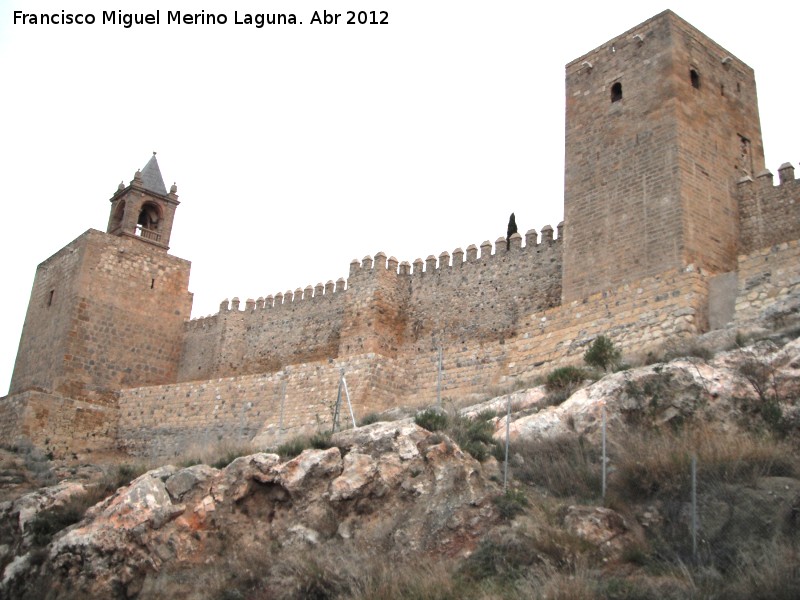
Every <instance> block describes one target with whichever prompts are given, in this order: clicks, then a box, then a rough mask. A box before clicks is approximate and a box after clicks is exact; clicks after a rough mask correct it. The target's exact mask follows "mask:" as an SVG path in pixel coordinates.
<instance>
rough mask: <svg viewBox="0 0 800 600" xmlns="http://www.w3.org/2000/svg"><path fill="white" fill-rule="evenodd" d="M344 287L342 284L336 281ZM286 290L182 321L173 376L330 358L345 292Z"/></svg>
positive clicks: (197, 375)
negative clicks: (182, 335) (178, 358)
mask: <svg viewBox="0 0 800 600" xmlns="http://www.w3.org/2000/svg"><path fill="white" fill-rule="evenodd" d="M340 286H341V287H344V286H343V284H340ZM317 290H318V292H319V293H313V295H312V293H308V294H304V293H303V292H302V291H301V292H300V293H299V294H296V293H293V292H287V293H286V294H285V295H284V294H277V295H276V296H277V299H274V298H273V297H269V298H268V299H267V300H264V299H263V298H260V299H259V300H258V301H247V302H246V303H245V304H244V306H241V304H240V303H239V301H238V299H234V301H233V302H232V303H228V302H227V301H225V302H224V303H223V306H222V307H221V309H220V312H219V313H218V314H216V315H213V316H211V317H206V318H203V319H194V320H192V321H190V322H188V323H187V324H186V326H185V329H186V334H185V338H184V342H183V349H182V355H181V362H180V368H179V372H178V381H193V380H198V379H209V378H212V377H230V376H234V375H243V374H248V373H263V372H266V371H279V370H281V369H282V368H283V366H285V365H292V364H298V363H303V362H311V361H314V360H320V359H322V358H329V357H336V355H337V353H338V348H339V335H340V328H341V322H342V318H343V317H342V315H343V312H344V306H345V295H346V294H345V291H344V290H340V291H336V292H334V286H333V284H329V286H328V289H327V290H324V288H323V289H320V288H319V287H318V288H317Z"/></svg>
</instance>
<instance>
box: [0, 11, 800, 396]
mask: <svg viewBox="0 0 800 600" xmlns="http://www.w3.org/2000/svg"><path fill="white" fill-rule="evenodd" d="M668 7H669V8H672V10H674V11H675V12H676V13H677V14H679V15H680V16H682V17H683V18H684V19H686V20H687V21H689V22H690V23H692V24H693V25H695V26H696V27H698V28H699V29H700V30H702V31H704V32H705V33H706V34H707V35H709V36H710V37H712V38H713V39H714V40H716V41H717V42H718V43H720V44H721V45H722V46H724V47H725V48H726V49H727V50H729V51H730V52H731V53H733V54H734V55H736V56H738V57H739V58H741V59H742V60H744V61H745V62H746V63H748V64H749V65H750V66H751V67H753V68H754V69H755V71H756V77H757V83H758V93H759V105H760V109H761V125H762V132H763V138H764V144H765V149H766V156H767V166H768V167H769V168H770V169H771V170H772V171H773V172H775V173H776V174H777V169H778V166H779V165H780V164H781V163H783V162H785V161H791V162H792V163H794V164H795V165H797V163H798V161H799V160H800V135H798V129H799V128H800V126H799V125H798V118H797V109H798V93H797V92H798V75H797V59H798V45H797V24H798V23H800V3H798V2H769V1H768V0H767V1H762V2H759V3H757V4H755V5H747V4H744V3H741V4H737V3H733V4H731V3H727V4H724V5H723V4H720V3H716V2H715V3H711V2H698V1H697V0H693V1H691V2H689V1H676V2H673V3H672V4H671V5H669V6H667V5H666V4H665V3H663V2H651V1H649V0H637V1H636V2H625V1H623V2H614V3H608V2H591V3H582V2H554V3H534V2H531V1H530V0H494V1H491V2H489V1H484V2H474V1H471V0H459V1H455V0H425V1H421V0H403V1H398V0H372V1H371V2H364V1H363V0H362V1H361V2H359V1H358V0H353V2H339V1H335V2H331V1H328V0H294V1H292V0H270V1H268V2H267V1H263V0H262V1H258V2H254V1H250V0H227V1H226V0H215V1H197V0H195V1H192V2H185V1H182V0H166V1H162V2H148V1H146V0H145V1H136V2H134V1H133V0H104V1H93V0H85V1H82V0H61V1H59V2H54V1H50V0H27V1H22V0H0V109H2V110H0V115H2V129H0V186H1V187H0V191H1V192H2V210H3V211H4V215H3V219H2V221H1V222H2V231H1V232H0V256H2V266H1V267H0V269H2V278H1V279H0V281H2V294H0V303H2V304H1V306H0V308H1V309H2V312H0V315H2V316H1V317H0V319H2V320H0V324H1V325H2V329H0V334H1V335H0V394H2V393H5V391H6V390H7V386H8V383H9V381H10V378H11V372H12V369H13V363H14V358H15V355H16V350H17V345H18V343H19V336H20V332H21V330H22V323H23V320H24V316H25V310H26V307H27V303H28V297H29V294H30V287H31V284H32V282H33V277H34V273H35V269H36V265H37V264H39V263H40V262H42V261H43V260H45V259H46V258H47V257H49V256H50V255H52V254H53V253H54V252H56V251H57V250H58V249H60V248H61V247H62V246H64V245H65V244H67V243H68V242H70V241H71V240H73V239H74V238H76V237H77V236H79V235H80V234H81V233H83V232H84V231H86V230H87V229H89V228H95V229H100V230H102V231H105V227H106V224H107V219H108V210H109V202H108V199H109V198H110V197H111V195H112V194H113V193H114V191H115V190H116V189H117V185H118V184H119V182H120V181H124V182H125V183H126V184H127V183H128V182H129V181H130V180H131V179H132V178H133V174H134V172H135V171H136V169H137V168H141V167H143V166H144V164H145V163H146V162H147V160H148V159H149V157H150V156H151V153H152V151H153V150H157V151H158V160H159V164H160V166H161V171H162V173H163V175H164V179H165V182H166V184H167V187H169V185H171V184H172V183H173V182H177V185H178V194H179V196H180V201H181V205H180V207H179V208H178V212H177V215H176V222H175V226H174V229H173V234H172V248H171V250H170V252H171V253H172V254H175V255H177V256H180V257H182V258H186V259H189V260H191V261H192V278H191V283H190V290H191V291H192V292H194V310H193V316H203V315H206V314H211V313H215V312H217V309H218V306H219V302H220V301H221V300H222V299H223V298H232V297H233V296H238V297H240V298H241V299H242V301H244V300H245V299H246V298H248V297H252V298H257V297H258V296H266V295H268V294H275V293H276V292H278V291H286V290H287V289H292V290H293V289H295V288H297V287H305V286H306V285H309V284H310V285H314V284H316V283H318V282H322V283H324V282H326V281H327V280H329V279H330V280H336V279H337V278H339V277H347V274H348V268H349V263H350V260H351V259H353V258H359V259H360V258H362V257H363V256H364V255H365V254H370V255H374V254H376V253H377V252H378V251H383V252H385V253H386V254H387V255H390V256H391V255H394V256H396V257H397V258H398V259H399V260H401V261H402V260H408V261H413V260H414V259H415V258H417V257H421V258H423V259H424V258H425V257H426V256H427V255H429V254H435V255H437V256H438V254H439V253H441V252H442V251H444V250H447V251H448V252H451V253H452V251H453V249H455V248H456V247H461V248H464V249H465V248H466V247H467V246H468V245H469V244H478V245H479V244H480V243H481V242H482V241H483V240H487V239H488V240H491V241H494V240H495V239H496V238H497V237H499V236H501V235H504V234H505V227H506V222H507V219H508V215H509V213H511V212H512V211H515V212H516V215H517V223H518V225H519V228H520V230H521V231H523V232H524V231H525V230H527V229H529V228H532V227H533V228H536V229H537V230H541V228H542V226H543V225H545V224H551V225H552V226H553V227H554V228H555V226H556V225H557V223H558V222H559V221H560V220H561V219H562V215H563V207H562V203H563V172H562V171H563V156H564V65H565V64H566V63H567V62H568V61H570V60H572V59H574V58H577V57H579V56H580V55H582V54H584V53H585V52H588V51H589V50H592V49H593V48H595V47H596V46H598V45H600V44H602V43H603V42H605V41H606V40H608V39H610V38H612V37H614V36H616V35H618V34H620V33H623V32H624V31H625V30H627V29H629V28H631V27H633V26H634V25H636V24H638V23H640V22H642V21H644V20H646V19H647V18H649V17H651V16H653V15H655V14H657V13H659V12H661V11H662V10H664V9H665V8H668ZM745 7H749V8H747V9H745ZM156 8H160V9H161V13H162V24H161V25H159V26H134V27H133V28H130V29H124V28H123V27H121V26H119V25H117V26H113V25H101V24H100V23H99V16H100V15H101V13H102V10H104V9H105V10H112V9H114V10H122V11H124V12H131V11H136V12H145V11H154V10H155V9H156ZM201 9H204V10H205V11H206V12H207V13H209V12H213V13H219V12H225V13H226V14H227V15H228V16H229V23H228V24H227V25H224V26H220V25H217V26H210V25H206V26H203V25H166V24H165V23H164V22H163V21H164V20H165V19H166V11H167V10H184V11H192V12H198V11H200V10H201ZM324 9H326V10H328V11H329V12H338V13H342V14H345V13H346V11H347V10H362V9H368V10H378V11H380V10H386V11H388V13H389V22H390V23H389V25H383V26H357V25H349V26H348V25H338V26H312V25H309V24H303V25H297V26H265V27H264V28H262V29H257V28H255V27H252V26H247V25H235V24H233V14H234V11H235V10H238V11H239V12H240V14H242V13H246V12H250V13H257V12H263V11H266V10H270V11H274V12H293V13H295V14H296V15H297V17H298V19H299V20H301V21H304V23H308V22H309V21H310V19H311V15H312V14H313V12H314V10H319V11H322V10H324ZM14 10H23V11H25V12H53V11H58V12H60V11H61V10H66V11H69V12H93V13H95V14H96V15H98V23H96V24H95V25H93V26H83V27H81V26H77V25H71V26H54V25H51V26H21V25H13V23H12V16H13V15H12V13H13V11H14Z"/></svg>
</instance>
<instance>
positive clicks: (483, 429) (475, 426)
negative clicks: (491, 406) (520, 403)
mask: <svg viewBox="0 0 800 600" xmlns="http://www.w3.org/2000/svg"><path fill="white" fill-rule="evenodd" d="M495 414H496V413H495V412H494V411H491V410H487V411H483V412H481V413H480V414H478V415H477V416H475V417H474V418H472V419H470V418H467V417H462V416H460V415H457V416H456V417H454V418H452V419H448V423H447V427H446V428H445V433H447V435H449V436H450V437H451V438H452V439H453V440H454V441H455V442H456V443H457V444H458V445H459V447H460V448H461V449H462V450H463V451H464V452H467V453H469V454H470V455H471V456H472V457H473V458H475V459H476V460H479V461H481V462H483V461H484V460H486V459H487V458H489V456H491V455H492V454H494V453H495V452H496V448H497V446H498V444H497V442H495V440H494V437H493V436H494V424H493V423H492V421H491V419H493V418H494V417H495Z"/></svg>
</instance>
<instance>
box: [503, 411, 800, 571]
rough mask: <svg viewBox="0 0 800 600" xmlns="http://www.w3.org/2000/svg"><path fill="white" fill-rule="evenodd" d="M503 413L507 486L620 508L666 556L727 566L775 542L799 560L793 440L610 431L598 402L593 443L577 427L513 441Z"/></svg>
mask: <svg viewBox="0 0 800 600" xmlns="http://www.w3.org/2000/svg"><path fill="white" fill-rule="evenodd" d="M510 414H511V410H510V397H509V403H508V407H507V410H506V415H507V417H508V416H510ZM509 421H510V419H508V418H506V435H505V437H506V439H505V448H506V449H505V461H504V464H503V485H504V490H506V489H508V487H509V486H511V485H513V484H515V483H517V484H519V483H527V484H530V485H532V486H535V487H538V488H539V489H543V491H545V492H546V493H548V494H549V495H555V496H561V497H564V498H576V497H577V498H579V499H580V500H581V501H582V502H585V503H586V504H589V505H591V504H596V505H604V506H607V507H611V508H615V509H619V510H622V511H623V512H625V513H626V514H627V515H628V516H629V517H631V518H633V519H635V520H636V521H637V526H638V527H640V528H641V529H640V531H642V532H643V533H644V536H645V538H646V540H647V544H648V546H649V549H650V551H651V552H652V553H653V554H654V555H656V556H658V557H659V558H660V559H663V560H667V561H671V562H675V563H681V564H686V565H695V566H698V567H713V568H715V569H716V570H718V571H719V572H723V573H724V572H726V571H728V570H729V569H731V568H733V567H736V566H737V565H738V564H739V563H741V562H742V561H745V560H751V559H753V558H754V557H759V558H763V556H764V553H765V552H766V553H770V552H774V551H775V548H776V547H777V548H781V549H783V550H786V551H787V552H790V553H791V554H792V555H793V556H795V557H796V558H797V563H796V564H797V566H798V568H800V478H798V477H797V476H798V475H800V472H798V463H800V460H799V459H798V458H797V457H796V456H795V455H793V453H791V452H789V451H788V449H789V448H790V446H788V445H784V444H782V443H781V442H780V441H776V440H774V439H771V438H769V437H768V436H763V435H749V434H741V435H738V436H737V435H735V434H732V433H725V432H714V431H709V430H700V431H699V432H692V430H691V429H689V428H687V429H686V430H685V431H670V432H656V431H649V432H638V433H632V432H633V430H624V431H625V433H622V432H623V430H622V429H620V430H615V431H614V435H615V436H616V437H617V439H612V438H611V437H610V436H609V435H608V434H609V432H608V429H607V426H606V413H605V409H603V411H602V423H601V424H600V439H599V440H596V441H594V442H590V441H588V440H587V439H586V438H582V437H580V436H574V437H573V438H570V439H566V438H562V439H551V440H549V441H545V440H524V441H519V442H515V443H513V444H512V443H509ZM748 557H749V558H748Z"/></svg>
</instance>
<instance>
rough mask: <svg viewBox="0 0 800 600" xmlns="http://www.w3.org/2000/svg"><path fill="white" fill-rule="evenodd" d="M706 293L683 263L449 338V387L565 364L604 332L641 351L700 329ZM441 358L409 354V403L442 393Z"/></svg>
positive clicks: (479, 386)
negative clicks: (509, 328) (500, 335)
mask: <svg viewBox="0 0 800 600" xmlns="http://www.w3.org/2000/svg"><path fill="white" fill-rule="evenodd" d="M706 296H707V283H706V278H705V277H704V276H703V275H702V274H700V273H698V272H695V271H684V270H681V271H672V272H668V273H665V274H662V275H659V276H655V277H648V278H646V279H643V280H641V281H638V282H634V283H632V284H626V285H624V286H622V287H620V288H618V289H616V290H609V291H607V292H602V293H598V294H595V295H593V296H590V297H588V298H586V299H584V300H582V301H575V302H571V303H570V304H568V305H565V306H559V307H554V308H550V309H547V310H542V311H535V312H532V313H529V314H527V315H525V316H524V318H522V319H521V320H520V324H519V332H518V335H517V336H516V337H514V338H510V339H507V340H502V341H493V342H483V343H481V342H479V343H470V342H467V343H462V344H451V345H448V346H445V348H444V352H443V376H442V387H443V390H444V391H443V395H445V396H448V397H450V398H453V399H459V400H463V399H465V398H475V397H477V396H481V395H485V394H487V393H492V392H493V391H494V392H498V393H499V391H498V390H502V389H504V388H505V387H507V386H509V385H512V384H514V383H515V382H520V381H532V380H533V379H534V378H535V377H536V376H537V375H541V374H542V373H543V372H546V371H549V370H551V369H553V368H554V367H557V366H559V365H562V364H574V363H581V362H582V356H583V353H584V352H585V351H586V348H587V346H588V344H590V343H591V342H592V340H594V338H595V337H597V336H598V335H606V336H608V337H610V338H611V339H612V340H613V341H614V343H615V344H617V345H618V346H619V347H620V349H621V350H622V351H623V352H625V353H633V352H636V353H640V352H644V351H646V350H647V349H649V348H656V347H658V346H659V345H660V344H663V343H664V342H665V341H667V340H668V339H674V338H678V337H682V336H688V335H692V334H695V333H698V332H702V331H704V330H705V328H706V318H707V317H706ZM436 365H437V357H436V353H435V352H425V353H412V354H410V355H407V357H406V360H405V361H404V363H403V366H404V371H405V373H406V376H407V377H408V379H409V380H410V381H414V382H415V384H414V385H413V386H412V387H411V391H410V394H409V397H408V399H407V400H406V402H407V403H409V404H418V403H425V402H431V401H432V399H435V398H436V376H437V373H436Z"/></svg>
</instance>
